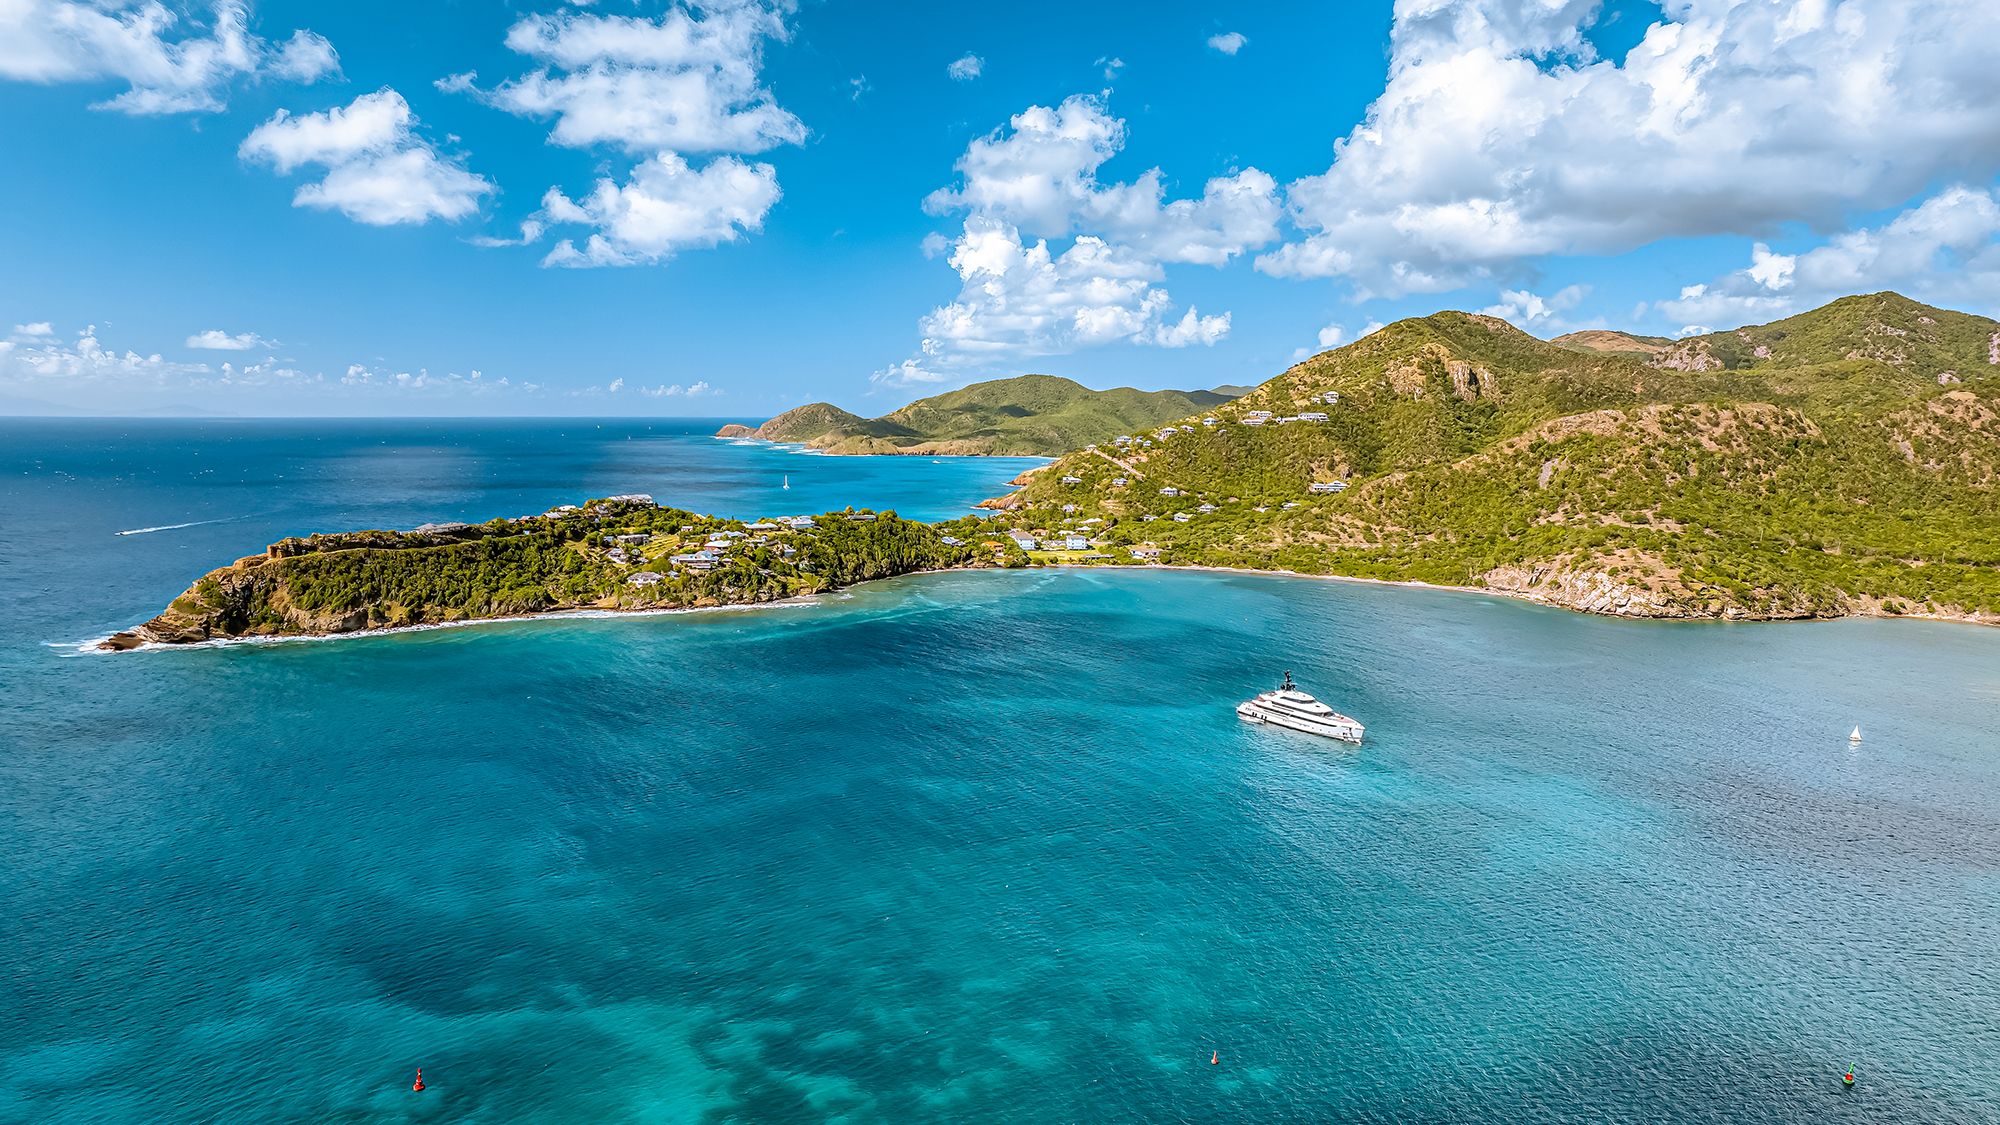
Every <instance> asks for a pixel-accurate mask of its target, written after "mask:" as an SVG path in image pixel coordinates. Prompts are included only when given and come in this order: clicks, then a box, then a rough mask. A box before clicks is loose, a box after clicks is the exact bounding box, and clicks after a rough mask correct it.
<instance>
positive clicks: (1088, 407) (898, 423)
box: [758, 375, 1228, 456]
mask: <svg viewBox="0 0 2000 1125" xmlns="http://www.w3.org/2000/svg"><path fill="white" fill-rule="evenodd" d="M1226 401H1228V399H1227V397H1226V396H1224V395H1219V394H1215V393H1213V392H1209V391H1138V390H1133V389H1131V388H1129V387H1119V388H1116V389H1113V390H1108V391H1093V390H1091V389H1090V388H1088V387H1085V386H1083V385H1082V384H1080V383H1077V382H1075V381H1073V380H1070V379H1063V378H1059V377H1057V376H1054V375H1022V376H1019V377H1017V378H1013V379H996V380H993V381H991V382H985V383H975V384H973V385H972V386H969V387H964V388H961V389H959V390H955V391H949V392H947V393H945V394H941V395H935V396H933V397H930V398H926V399H919V400H918V401H916V402H913V403H911V404H910V405H908V406H905V407H903V408H902V409H901V410H897V411H894V412H892V413H890V414H887V415H884V416H882V417H880V418H861V417H859V416H858V415H854V414H850V413H848V412H847V411H845V410H841V409H839V408H838V407H834V406H830V405H828V404H826V403H814V404H812V405H810V406H803V407H799V408H798V409H796V410H791V411H787V412H786V413H784V414H781V415H779V416H778V417H777V418H773V419H772V420H771V421H770V422H767V423H765V425H764V426H763V427H761V428H760V429H759V430H758V436H760V437H765V438H769V439H771V440H776V441H803V442H807V443H809V444H812V445H814V446H816V447H819V448H824V449H829V450H831V451H833V452H836V453H903V452H939V453H992V454H1033V455H1041V456H1055V455H1057V454H1060V453H1064V452H1067V451H1068V450H1072V449H1076V448H1079V447H1081V446H1084V445H1088V444H1089V443H1091V442H1094V441H1104V440H1108V439H1110V438H1111V437H1113V436H1115V435H1117V434H1121V433H1130V432H1133V431H1135V430H1141V429H1145V428H1147V427H1151V426H1156V425H1159V424H1160V423H1161V422H1164V421H1166V420H1168V419H1170V418H1178V417H1181V416H1182V415H1184V414H1188V413H1191V412H1193V411H1197V410H1201V409H1204V408H1205V407H1208V406H1211V405H1215V404H1218V403H1222V402H1226Z"/></svg>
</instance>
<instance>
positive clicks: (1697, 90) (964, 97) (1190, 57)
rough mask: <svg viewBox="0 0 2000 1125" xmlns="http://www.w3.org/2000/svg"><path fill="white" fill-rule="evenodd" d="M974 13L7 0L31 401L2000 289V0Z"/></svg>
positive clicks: (1670, 323) (15, 404)
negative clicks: (1441, 313) (1458, 316)
mask: <svg viewBox="0 0 2000 1125" xmlns="http://www.w3.org/2000/svg"><path fill="white" fill-rule="evenodd" d="M936 8H937V9H938V10H935V11H928V10H920V9H918V8H917V7H915V6H912V5H908V4H892V3H866V2H858V0H802V2H800V3H797V4H790V3H777V4H772V3H754V2H745V0H730V2H728V3H721V4H716V5H713V6H708V7H695V8H690V7H685V6H681V5H677V4H662V3H637V4H635V3H630V2H628V0H600V2H598V3H596V4H592V5H588V6H577V5H573V4H563V3H557V2H553V0H550V2H546V3H534V2H525V0H523V2H517V3H508V4H503V3H490V4H489V3H480V2H476V0H463V2H459V3H453V4H448V5H389V4H377V3H367V2H354V3H349V4H343V5H305V4H280V3H265V4H260V5H256V6H254V7H245V6H242V5H240V4H237V3H234V2H231V0H224V2H223V3H220V4H214V3H208V2H206V0H203V2H198V3H193V4H188V5H184V6H174V5H168V6H162V5H161V4H158V3H152V2H150V0H148V2H143V3H127V2H124V0H94V2H78V0H0V122H4V123H5V133H4V135H5V137H6V149H7V152H8V160H7V165H8V171H7V172H6V173H5V174H4V175H0V214H5V215H6V216H7V221H6V222H5V223H4V225H0V331H6V332H7V336H6V338H5V339H4V341H0V412H10V413H30V414H32V413H49V412H69V411H85V412H98V413H149V412H199V413H220V414H278V415H378V414H447V415H455V414H538V415H557V414H603V415H623V414H692V415H704V416H723V415H726V416H736V417H746V418H748V417H757V416H763V415H768V414H771V413H775V412H777V411H779V410H782V409H784V408H786V407H788V406H791V405H796V404H798V403H800V402H805V401H811V400H814V399H831V400H833V401H836V402H839V403H841V404H843V405H846V406H848V407H850V408H853V409H857V410H862V411H864V412H871V413H872V412H879V411H882V410H888V409H891V408H893V407H894V406H896V405H898V404H900V403H901V402H904V401H907V400H908V399H910V398H913V397H916V396H918V395H921V394H926V393H934V392H935V391H938V390H942V389H946V388H949V387H953V386H958V385H963V384H964V383H967V382H972V381H975V380H978V379H982V378H991V377H997V376H1004V375H1012V374H1018V373H1021V372H1025V371H1048V372H1054V373H1058V374H1065V375H1069V376H1072V377H1074V378H1077V379H1079V380H1081V381H1083V382H1085V383H1088V384H1091V385H1094V386H1112V385H1121V384H1123V385H1137V386H1141V387H1164V386H1177V387H1205V386H1214V385H1218V384H1224V383H1256V382H1260V381H1262V380H1263V379H1266V378H1268V377H1270V376H1271V375H1273V374H1276V373H1277V372H1278V371H1279V370H1281V369H1283V368H1284V367H1285V366H1286V365H1288V364H1289V363H1291V362H1294V361H1295V360H1296V359H1298V358H1300V357H1302V356H1304V355H1307V354H1310V353H1311V352H1312V351H1315V350H1318V349H1319V348H1321V347H1324V346H1333V345H1337V344H1340V343H1345V342H1348V341H1351V340H1353V339H1355V338H1356V337H1357V336H1359V335H1361V334H1363V333H1365V332H1366V331H1368V330H1369V329H1370V327H1371V326H1373V325H1377V324H1380V323H1384V322H1387V321H1392V320H1394V319H1396V318H1398V317H1402V316H1408V315H1420V314H1423V313H1427V312H1431V311H1434V310H1436V309H1440V308H1466V309H1474V310H1488V311H1492V312H1494V313H1495V314H1496V315H1502V316H1506V317H1507V318H1508V319H1510V320H1512V321H1514V322H1515V323H1517V324H1519V325H1521V326H1522V327H1523V328H1525V329H1527V330H1529V331H1532V332H1536V333H1538V334H1541V335H1545V336H1546V335H1554V334H1556V333H1559V332H1562V331H1567V330H1570V329H1574V328H1580V327H1619V328H1629V329H1633V330H1637V331H1644V332H1653V333H1660V334H1667V335H1671V334H1675V333H1679V332H1686V331H1693V330H1698V329H1705V328H1711V327H1712V328H1723V327H1732V326H1734V325H1737V324H1742V323H1756V322H1761V321H1765V320H1770V319H1775V318H1776V317H1779V316H1783V315H1786V314H1788V313H1790V312H1793V311H1798V310H1800V309H1804V308H1809V307H1812V306H1813V305H1815V304H1818V303H1820V302H1822V301H1824V300H1826V299H1829V298H1831V297H1834V296H1839V295H1842V294H1845V293H1849V292H1857V291H1870V290H1874V289H1881V288H1896V289H1900V290H1903V291H1905V292H1909V293H1911V294H1912V295H1914V296H1918V297H1920V298H1923V299H1927V300H1932V301H1934V302H1937V303H1940V304H1946V305H1951V306H1954V307H1959V308H1966V309H1970V310H1972V311H1977V312H1982V313H1986V314H1989V315H1990V314H1993V313H1995V312H2000V250H1996V245H1995V239H1996V236H2000V203H1997V202H1996V196H1995V187H1996V176H1997V175H2000V114H1995V113H1993V112H1992V109H1991V107H1992V106H1993V105H1995V104H2000V68H1995V67H1993V66H1991V65H1990V63H1989V62H1987V61H1986V60H1985V59H1984V57H1983V53H1984V52H1985V51H1986V50H1987V49H1988V46H1987V45H1990V44H1991V43H1992V42H1994V41H1996V37H2000V5H1994V4H1992V3H1991V2H1990V0H1935V2H1932V3H1927V4H1923V5H1909V4H1907V3H1904V2H1901V0H1844V2H1836V0H1797V2H1775V0H1673V2H1670V3H1667V4H1665V5H1660V4H1654V3H1647V2H1643V0H1603V2H1600V0H1401V2H1399V3H1395V4H1390V3H1387V2H1384V3H1343V4H1324V3H1316V4H1267V5H1251V4H1238V5H1218V4H1213V3H1208V4H1192V3H1144V4H1124V5H1114V4H1091V5H1080V4H1075V3H1060V4H1057V3H1017V4H1014V5H1010V6H1009V7H1008V9H1007V12H1006V17H1005V18H1004V19H996V18H994V17H993V14H992V12H991V11H989V10H984V9H981V8H979V7H976V6H972V5H939V6H936ZM501 243H512V244H506V245H502V244H501ZM475 372H476V373H477V374H476V376H475V374H474V373H475Z"/></svg>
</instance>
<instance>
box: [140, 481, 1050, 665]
mask: <svg viewBox="0 0 2000 1125" xmlns="http://www.w3.org/2000/svg"><path fill="white" fill-rule="evenodd" d="M979 523H980V521H978V520H976V519H967V520H961V521H957V523H956V524H951V523H946V524H926V523H920V522H917V521H913V520H906V519H901V518H899V517H898V516H897V515H896V514H895V513H894V512H870V511H854V510H848V511H844V512H830V513H826V514H823V515H818V516H793V517H788V518H786V519H783V520H760V521H756V522H750V523H746V522H743V521H740V520H729V519H721V518H718V517H714V516H703V515H697V514H695V513H693V512H689V511H683V510H681V509H678V508H666V507H661V506H659V505H657V504H655V503H654V502H653V499H652V497H650V496H639V495H633V496H614V497H609V498H606V499H601V500H592V501H590V502H588V503H585V504H581V505H569V504H566V505H563V506H561V507H557V508H554V509H551V510H550V511H548V512H545V513H543V514H541V515H533V516H519V517H515V518H513V519H496V520H492V521H489V522H487V523H481V524H464V523H454V524H430V525H426V526H424V527H420V528H417V529H416V530H414V531H359V532H346V533H337V534H331V535H311V536H306V537H303V538H292V539H284V540H280V541H279V542H276V543H273V544H271V545H270V547H269V548H268V549H266V550H265V552H264V553H263V554H261V555H251V556H249V557H247V558H241V559H238V560H236V561H235V562H234V563H231V564H230V565H228V566H226V567H222V568H220V569H217V570H213V571H210V572H209V573H208V574H206V575H203V576H202V577H201V578H200V579H198V580H196V582H195V583H194V585H192V586H190V587H189V588H188V589H187V591H186V592H185V593H183V594H181V596H180V597H178V598H175V599H174V600H173V602H172V603H171V604H170V605H168V607H167V608H166V609H165V610H164V611H162V612H161V613H160V614H159V616H157V617H154V618H153V619H152V620H150V621H148V622H146V623H145V624H143V625H140V626H138V627H136V628H133V629H130V630H127V631H125V632H121V633H117V634H115V635H113V636H111V637H109V638H107V639H106V640H105V641H103V642H102V644H101V646H100V647H103V648H106V649H112V650H124V649H131V648H137V647H139V646H141V645H147V644H191V643H198V642H201V641H211V640H221V639H229V638H239V637H285V636H324V635H331V634H337V633H352V632H358V631H361V630H367V629H391V628H401V627H409V626H415V625H431V624H442V623H447V622H454V621H469V620H479V619H490V618H504V617H524V616H530V615H534V614H545V613H561V612H566V611H577V610H660V609H696V608H702V607H708V606H723V605H750V604H757V603H763V602H774V601H781V600H784V599H787V598H794V597H803V596H806V595H810V594H819V593H825V592H827V591H830V590H837V589H839V588H841V587H843V586H850V585H853V584H854V583H857V582H865V581H868V580H870V579H875V578H889V577H893V576H895V575H899V574H909V573H912V572H915V571H922V570H939V569H946V568H970V567H981V566H1003V565H1022V564H1023V563H1024V562H1025V557H1024V556H1023V555H1022V553H1021V552H1020V550H1019V549H1018V547H1016V546H1015V545H1014V544H1013V543H1012V541H1011V540H1008V539H1006V538H1004V537H996V536H994V535H992V534H988V535H987V536H985V541H984V542H974V541H973V540H971V539H970V538H961V537H960V536H957V535H953V534H951V531H953V530H959V531H961V532H962V533H963V534H964V535H966V536H970V535H971V534H972V533H973V532H974V531H976V530H978V525H979Z"/></svg>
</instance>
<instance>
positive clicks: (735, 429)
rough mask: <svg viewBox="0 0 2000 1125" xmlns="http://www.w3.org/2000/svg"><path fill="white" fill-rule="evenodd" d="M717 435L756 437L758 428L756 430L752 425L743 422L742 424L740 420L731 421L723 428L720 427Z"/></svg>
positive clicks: (716, 432)
mask: <svg viewBox="0 0 2000 1125" xmlns="http://www.w3.org/2000/svg"><path fill="white" fill-rule="evenodd" d="M715 436H716V437H756V436H757V431H756V430H755V429H754V428H752V427H750V426H745V425H743V424H742V423H740V422H731V423H729V424H728V425H727V426H724V427H722V428H721V429H719V430H717V431H715Z"/></svg>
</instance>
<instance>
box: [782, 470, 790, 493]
mask: <svg viewBox="0 0 2000 1125" xmlns="http://www.w3.org/2000/svg"><path fill="white" fill-rule="evenodd" d="M784 490H785V491H786V492H790V491H791V490H792V474H790V473H786V474H785V489H784Z"/></svg>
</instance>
